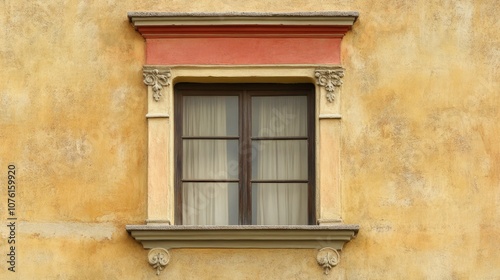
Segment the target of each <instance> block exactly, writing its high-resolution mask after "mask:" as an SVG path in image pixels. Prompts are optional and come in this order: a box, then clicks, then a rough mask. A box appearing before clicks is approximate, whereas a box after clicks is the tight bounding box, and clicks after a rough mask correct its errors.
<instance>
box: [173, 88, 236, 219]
mask: <svg viewBox="0 0 500 280" xmlns="http://www.w3.org/2000/svg"><path fill="white" fill-rule="evenodd" d="M183 107H184V108H183V135H184V136H194V137H196V136H225V135H226V100H225V99H224V97H214V96H212V97H201V96H185V97H184V99H183ZM227 150H228V143H227V141H226V140H213V139H212V140H210V139H184V140H183V161H182V171H183V176H182V177H183V179H184V180H211V179H212V180H213V179H226V178H227V176H228V175H227V174H228V153H227ZM182 207H183V209H182V219H183V221H182V223H183V224H184V225H227V224H228V222H229V221H228V183H213V182H202V183H198V182H196V183H183V185H182Z"/></svg>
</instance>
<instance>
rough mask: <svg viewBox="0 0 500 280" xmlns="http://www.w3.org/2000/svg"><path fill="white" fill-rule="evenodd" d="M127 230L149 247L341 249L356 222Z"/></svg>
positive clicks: (355, 230)
mask: <svg viewBox="0 0 500 280" xmlns="http://www.w3.org/2000/svg"><path fill="white" fill-rule="evenodd" d="M126 229H127V231H128V232H129V233H130V235H132V237H134V238H135V240H137V241H138V242H141V243H142V246H143V247H144V248H146V249H151V248H157V247H161V248H165V249H171V248H290V249H298V248H316V249H319V248H324V247H332V248H335V249H337V250H341V249H342V247H343V246H344V243H346V242H349V241H350V240H351V239H353V238H354V237H355V236H356V234H357V233H358V231H359V226H358V225H346V224H338V225H328V226H313V225H305V226H255V225H241V226H180V225H173V226H169V225H151V224H149V225H127V226H126Z"/></svg>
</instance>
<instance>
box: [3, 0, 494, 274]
mask: <svg viewBox="0 0 500 280" xmlns="http://www.w3.org/2000/svg"><path fill="white" fill-rule="evenodd" d="M144 10H154V11H169V12H222V11H239V12H243V11H248V12H252V11H255V12H262V11H274V12H292V11H331V10H356V11H359V13H360V17H359V19H358V21H357V22H356V23H355V24H354V27H353V30H352V31H351V32H349V33H348V34H347V35H346V37H345V38H344V41H343V45H342V59H343V66H344V68H346V75H345V78H344V86H343V89H342V99H341V102H342V115H343V120H342V172H341V178H342V179H341V180H342V201H343V218H344V220H345V222H346V223H355V224H360V226H361V230H360V234H359V235H358V237H357V238H356V239H354V240H353V241H351V242H350V243H348V244H347V245H346V246H345V248H344V251H343V252H342V260H341V263H340V264H339V266H337V267H336V268H334V269H333V270H332V272H331V273H330V275H329V276H324V275H323V274H322V270H321V269H320V267H319V266H318V265H317V264H316V261H315V256H316V253H315V250H313V249H311V250H309V249H302V250H257V249H254V250H207V249H204V250H194V249H189V250H188V249H185V250H180V249H177V250H172V252H171V254H172V260H171V263H170V264H169V266H168V267H167V268H166V270H165V271H164V272H163V273H162V274H161V275H160V277H159V278H160V279H498V278H500V254H499V253H498V252H499V251H500V245H499V244H500V243H499V242H498V237H499V236H500V226H499V224H500V207H499V206H498V205H500V140H499V135H500V124H499V120H500V113H499V107H500V106H499V105H500V99H499V96H500V86H499V80H500V72H499V65H500V41H499V38H500V23H499V21H498V20H497V15H498V14H499V13H500V5H499V4H498V2H497V1H496V0H489V1H488V0H481V1H480V0H476V1H473V0H469V1H466V0H463V1H437V0H436V1H428V0H425V1H424V0H420V1H402V0H400V1H398V0H393V1H362V0H358V1H354V0H352V1H338V0H336V1H322V0H307V1H305V0H304V1H298V0H282V1H270V0H267V1H264V0H262V1H227V0H203V1H201V0H199V1H131V0H123V1H92V2H90V1H14V0H4V1H0V30H1V31H0V32H1V33H0V34H1V38H2V39H1V40H0V65H1V67H0V144H1V145H0V174H2V175H1V176H0V188H1V189H0V221H1V223H2V226H1V227H0V236H1V240H0V279H157V278H156V276H155V274H154V271H153V269H151V268H150V267H149V265H148V264H147V261H146V251H144V250H143V249H142V248H141V246H140V244H138V243H136V242H135V241H134V240H133V238H131V237H130V236H129V235H128V234H127V233H126V232H125V229H124V226H125V225H126V224H141V223H144V220H145V219H146V199H147V189H146V187H147V182H146V178H147V173H146V172H147V170H146V162H147V159H146V148H147V138H146V136H147V131H146V120H145V118H144V115H145V113H146V111H147V109H146V106H147V104H146V103H147V101H146V99H145V94H146V87H145V86H144V84H143V83H142V73H141V71H142V70H141V69H142V65H143V62H144V42H143V39H142V37H141V36H140V35H139V34H138V33H137V32H135V31H134V29H133V28H132V27H131V26H130V24H129V23H128V19H127V17H126V12H128V11H144ZM11 162H13V163H15V164H16V167H17V171H18V174H17V179H16V180H17V186H18V187H17V197H16V202H17V206H16V207H17V213H16V215H17V217H18V220H17V236H16V248H17V251H16V253H17V264H16V272H15V273H12V272H9V271H7V267H8V264H7V263H6V260H7V256H6V254H7V253H8V246H9V245H8V244H7V240H6V238H7V237H8V228H7V227H6V226H5V225H6V224H7V217H8V213H7V211H6V209H5V206H6V202H7V200H6V199H7V186H6V184H7V180H6V174H7V166H8V164H9V163H11ZM3 224H5V225H3Z"/></svg>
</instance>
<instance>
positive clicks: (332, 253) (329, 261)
mask: <svg viewBox="0 0 500 280" xmlns="http://www.w3.org/2000/svg"><path fill="white" fill-rule="evenodd" d="M316 260H317V261H318V264H319V265H320V266H322V267H323V270H324V272H325V274H326V275H328V273H329V272H330V270H331V269H332V268H333V267H334V266H336V265H338V264H339V262H340V254H339V252H338V251H337V250H335V249H333V248H331V247H325V248H323V249H320V250H319V251H318V255H316Z"/></svg>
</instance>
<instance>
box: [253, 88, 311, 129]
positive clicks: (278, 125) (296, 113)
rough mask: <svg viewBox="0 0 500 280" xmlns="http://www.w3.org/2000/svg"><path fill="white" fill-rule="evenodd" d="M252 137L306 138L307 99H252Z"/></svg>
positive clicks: (260, 97) (280, 97)
mask: <svg viewBox="0 0 500 280" xmlns="http://www.w3.org/2000/svg"><path fill="white" fill-rule="evenodd" d="M252 136H253V137H278V136H282V137H283V136H307V97H306V96H258V97H252Z"/></svg>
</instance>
